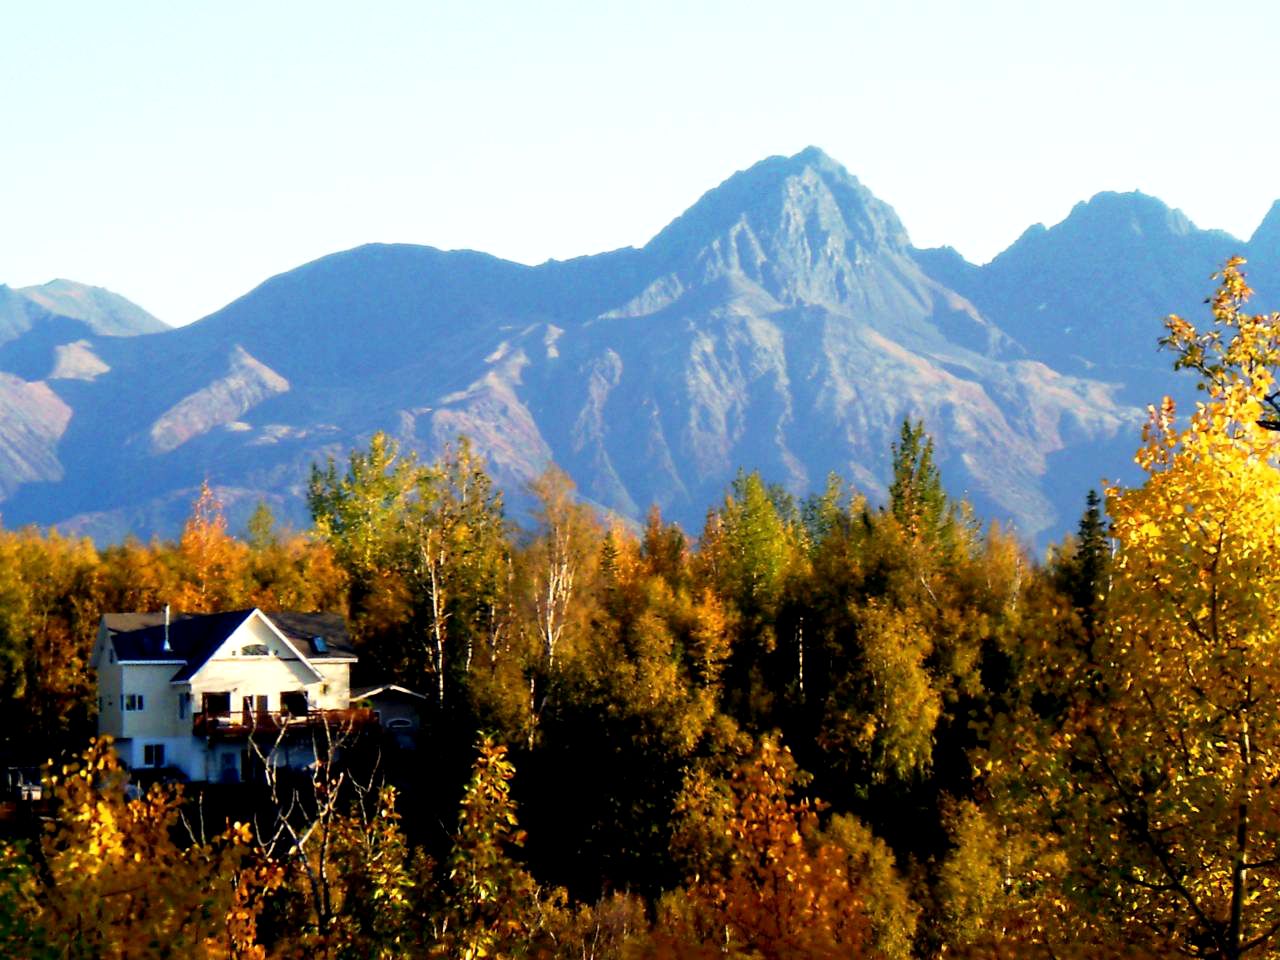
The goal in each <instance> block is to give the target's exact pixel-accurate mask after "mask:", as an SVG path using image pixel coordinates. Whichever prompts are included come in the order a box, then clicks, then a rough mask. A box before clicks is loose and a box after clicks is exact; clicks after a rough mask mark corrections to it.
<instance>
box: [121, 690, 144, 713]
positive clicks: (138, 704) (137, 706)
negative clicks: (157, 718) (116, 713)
mask: <svg viewBox="0 0 1280 960" xmlns="http://www.w3.org/2000/svg"><path fill="white" fill-rule="evenodd" d="M124 708H125V709H126V710H142V709H144V707H143V701H142V694H140V693H126V694H125V695H124Z"/></svg>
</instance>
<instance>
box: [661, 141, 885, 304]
mask: <svg viewBox="0 0 1280 960" xmlns="http://www.w3.org/2000/svg"><path fill="white" fill-rule="evenodd" d="M644 252H645V254H646V255H647V256H648V257H650V258H651V262H654V265H655V267H657V269H658V270H659V271H660V272H661V273H662V274H663V275H664V276H666V277H668V278H671V279H668V280H667V281H665V282H666V285H667V286H668V287H673V286H674V287H679V288H681V289H687V288H689V287H692V286H699V285H702V284H704V283H708V282H711V281H714V280H717V279H719V278H721V277H724V276H728V275H737V276H739V277H742V278H745V279H747V280H749V281H751V282H753V283H755V284H757V285H758V286H760V287H762V288H763V289H764V290H765V291H766V292H768V293H769V294H770V295H771V296H773V297H775V298H776V299H778V300H779V302H782V303H840V302H845V301H847V300H849V299H850V297H851V296H852V295H853V291H856V290H857V289H858V288H859V287H860V286H861V280H860V279H859V277H860V275H861V274H864V273H865V272H866V271H867V269H868V268H869V266H870V265H871V264H872V263H873V262H876V261H880V260H883V258H884V257H886V256H887V257H893V258H899V259H903V260H905V259H907V258H909V256H910V240H909V238H908V236H907V232H906V230H905V229H904V228H903V226H902V223H901V221H900V220H899V219H898V216H897V214H896V213H894V211H893V208H892V207H890V206H889V205H888V204H886V203H884V202H883V201H881V200H878V199H876V197H875V196H873V195H872V193H871V192H870V191H869V190H868V189H867V188H866V187H864V186H863V185H862V184H861V183H860V182H859V181H858V179H857V178H856V177H854V176H853V175H852V174H850V173H849V172H848V171H847V170H846V169H845V168H844V167H843V166H841V165H840V164H838V163H836V162H835V161H834V160H832V159H831V158H830V157H828V156H827V155H826V154H825V153H823V152H822V151H821V150H819V149H818V148H817V147H808V148H806V149H805V150H803V151H801V152H800V153H797V154H796V155H794V156H791V157H769V158H768V159H766V160H762V161H761V162H759V163H757V164H755V165H754V166H752V167H750V168H748V169H747V170H743V171H740V172H739V173H736V174H734V175H733V176H731V177H730V178H729V179H727V180H725V181H724V182H723V183H722V184H720V185H719V186H718V187H716V188H715V189H713V190H710V191H708V192H707V193H706V194H704V195H703V196H702V198H701V199H700V200H698V202H697V203H695V204H694V205H693V206H692V207H691V208H690V209H689V210H688V211H687V212H685V213H684V214H683V215H681V216H680V217H678V218H677V219H676V220H674V221H673V222H672V223H671V224H670V225H669V226H667V227H666V229H664V230H663V231H662V232H661V233H659V234H658V235H657V236H656V237H654V238H653V240H651V241H650V242H649V244H648V245H647V246H646V247H645V251H644Z"/></svg>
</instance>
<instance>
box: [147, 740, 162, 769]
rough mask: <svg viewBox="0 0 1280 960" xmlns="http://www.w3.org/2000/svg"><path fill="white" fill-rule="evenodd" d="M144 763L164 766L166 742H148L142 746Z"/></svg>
mask: <svg viewBox="0 0 1280 960" xmlns="http://www.w3.org/2000/svg"><path fill="white" fill-rule="evenodd" d="M142 765H143V766H144V767H163V766H164V744H163V743H148V744H145V745H144V746H143V748H142Z"/></svg>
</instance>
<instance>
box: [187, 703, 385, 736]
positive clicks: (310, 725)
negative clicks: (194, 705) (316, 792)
mask: <svg viewBox="0 0 1280 960" xmlns="http://www.w3.org/2000/svg"><path fill="white" fill-rule="evenodd" d="M377 722H378V718H377V716H376V715H375V714H374V712H373V711H372V710H369V709H366V708H362V707H351V708H349V709H346V710H308V711H307V712H306V713H292V712H289V711H287V710H284V711H282V710H237V711H233V712H231V713H197V714H194V715H193V716H192V732H193V733H194V734H195V735H196V736H197V737H210V738H212V737H219V738H225V739H233V738H236V737H247V736H249V735H250V734H266V735H269V736H277V735H279V734H281V733H289V734H292V733H306V732H309V731H311V730H317V729H321V728H324V727H328V729H329V730H330V731H334V732H336V731H339V730H343V731H346V730H358V729H363V728H365V727H369V726H374V725H376V724H377Z"/></svg>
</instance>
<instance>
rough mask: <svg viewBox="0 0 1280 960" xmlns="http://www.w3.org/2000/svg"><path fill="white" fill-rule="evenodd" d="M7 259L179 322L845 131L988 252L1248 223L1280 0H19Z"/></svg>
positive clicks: (583, 230) (893, 191) (631, 227)
mask: <svg viewBox="0 0 1280 960" xmlns="http://www.w3.org/2000/svg"><path fill="white" fill-rule="evenodd" d="M0 38H3V39H0V51H3V52H2V53H0V116H2V117H3V134H0V282H2V283H8V284H9V285H11V286H23V285H27V284H34V283H43V282H45V281H47V280H50V279H53V278H54V277H67V278H70V279H74V280H80V281H84V282H87V283H93V284H98V285H101V286H106V287H109V288H111V289H113V290H115V291H116V292H118V293H121V294H123V295H125V296H127V297H129V298H130V299H132V300H134V301H136V302H137V303H139V304H140V305H142V306H143V307H145V308H147V309H148V310H150V311H151V312H153V313H155V314H156V315H157V316H159V317H160V318H161V319H163V320H166V321H168V322H170V323H174V324H180V323H186V322H189V321H191V320H194V319H197V318H198V317H200V316H203V315H205V314H207V313H209V312H212V311H213V310H215V309H217V308H218V307H220V306H223V305H224V304H226V303H227V302H229V301H230V300H232V299H234V298H235V297H237V296H239V295H241V294H243V293H245V292H247V291H248V290H249V289H251V288H252V287H254V286H256V285H257V284H258V283H260V282H261V281H263V280H264V279H266V278H267V277H268V276H271V275H272V274H275V273H279V272H281V271H283V270H287V269H290V268H292V267H294V266H297V265H299V264H301V263H304V262H306V261H308V260H311V259H314V258H315V257H318V256H322V255H324V254H326V253H332V252H334V251H337V250H342V249H346V248H349V247H352V246H356V245H358V244H361V243H366V242H370V241H395V242H410V243H424V244H431V245H434V246H438V247H443V248H461V247H469V248H473V249H479V250H484V251H487V252H489V253H493V254H496V255H498V256H503V257H508V258H510V259H513V260H519V261H522V262H525V263H537V262H541V261H542V260H545V259H547V258H549V257H555V258H561V259H563V258H568V257H572V256H578V255H582V254H587V253H597V252H600V251H602V250H607V249H612V248H615V247H619V246H626V245H629V244H634V245H639V244H642V243H644V242H645V241H646V240H648V239H649V237H651V236H652V235H653V234H654V233H656V232H657V231H658V230H659V229H661V228H662V227H663V226H664V225H665V224H666V223H667V222H669V221H670V220H671V219H673V218H674V217H675V216H676V215H678V214H679V213H680V212H681V211H683V210H684V209H685V208H687V207H688V206H689V205H690V204H691V203H692V202H693V201H694V200H696V199H697V198H698V196H700V195H701V194H702V193H703V192H705V191H706V190H707V189H709V188H711V187H713V186H714V185H715V184H717V183H719V182H720V181H721V180H723V179H724V178H725V177H727V176H728V175H730V174H731V173H733V172H734V171H735V170H739V169H743V168H745V167H747V166H750V165H751V164H752V163H754V162H756V161H757V160H760V159H762V158H764V157H766V156H769V155H771V154H779V153H783V154H790V153H794V152H796V151H798V150H800V149H802V148H804V147H805V146H807V145H808V144H816V145H818V146H820V147H822V148H823V149H824V150H826V151H827V153H829V154H831V155H832V156H833V157H835V159H837V160H839V161H840V162H841V163H843V164H844V165H845V166H846V167H848V169H849V170H850V172H852V173H854V174H855V175H857V176H858V177H859V178H860V179H861V180H862V181H863V183H865V184H866V185H867V186H868V187H869V188H870V189H871V190H872V191H873V192H874V193H875V194H876V195H877V196H879V197H880V198H881V199H883V200H885V201H886V202H888V203H889V204H891V205H892V206H893V207H894V208H895V209H896V210H897V211H898V214H899V216H900V217H901V218H902V220H903V222H904V224H905V225H906V227H907V229H908V231H909V232H910V234H911V236H912V239H913V240H914V242H915V243H916V244H918V245H920V246H933V245H939V244H944V243H946V244H950V245H952V246H954V247H956V248H957V249H959V250H960V252H961V253H963V254H964V255H965V256H967V257H968V258H969V259H971V260H974V261H977V262H983V261H985V260H988V259H990V258H991V257H992V256H994V255H995V254H996V253H998V252H999V251H1000V250H1001V249H1003V248H1004V247H1006V246H1008V245H1009V244H1010V243H1011V242H1012V241H1013V240H1014V239H1016V237H1017V236H1018V235H1019V234H1020V233H1021V232H1022V230H1023V229H1025V228H1026V227H1027V226H1029V225H1030V224H1033V223H1036V222H1045V223H1054V222H1057V221H1059V220H1061V219H1062V218H1063V217H1064V216H1066V214H1067V213H1068V211H1069V210H1070V208H1071V206H1072V204H1073V203H1075V202H1076V201H1079V200H1082V199H1086V198H1088V197H1089V196H1092V195H1093V194H1094V193H1096V192H1098V191H1100V190H1131V189H1135V188H1136V189H1141V190H1143V191H1144V192H1147V193H1151V194H1155V195H1156V196H1158V197H1160V198H1161V199H1163V200H1164V201H1165V202H1166V203H1168V204H1170V205H1171V206H1176V207H1180V208H1182V209H1183V210H1184V211H1185V212H1186V213H1187V215H1188V216H1190V217H1191V219H1192V220H1194V221H1195V222H1196V223H1197V224H1198V225H1200V226H1202V227H1218V228H1221V229H1224V230H1227V231H1229V232H1231V233H1234V234H1235V235H1237V236H1239V237H1242V238H1246V239H1247V237H1248V236H1249V235H1250V234H1251V233H1252V232H1253V230H1254V228H1255V227H1256V226H1257V224H1258V223H1259V222H1260V220H1261V219H1262V217H1263V215H1264V214H1265V213H1266V211H1267V209H1268V208H1269V207H1270V205H1271V202H1272V201H1273V200H1275V199H1277V198H1280V124H1278V123H1277V116H1276V111H1277V105H1278V104H1280V97H1278V96H1277V94H1280V79H1278V78H1280V68H1277V63H1276V61H1277V56H1276V48H1277V45H1278V44H1280V5H1276V4H1274V3H1268V2H1255V0H1242V2H1236V3H1232V4H1210V3H1208V2H1205V0H1199V2H1178V0H1168V2H1162V3H1128V2H1125V0H1110V2H1094V0H1073V2H1070V3H1064V2H1061V0H1056V2H1052V3H1042V2H1038V0H1016V2H984V0H972V2H968V3H959V2H954V0H938V2H924V0H893V2H883V0H879V2H862V0H832V2H820V0H771V2H754V0H731V2H719V0H708V2H698V0H675V2H668V0H644V2H634V3H615V2H610V0H583V2H543V0H513V2H503V3H498V2H484V0H470V2H465V3H462V2H458V3H441V2H431V0H415V2H410V0H395V2H393V0H385V2H377V0H369V2H367V3H353V2H351V0H344V2H341V3H330V2H326V0H306V2H281V0H271V2H263V0H255V2H239V0H222V2H219V3H216V4H215V3H195V2H190V3H188V2H177V3H175V2H172V0H157V2H133V0H118V2H111V3H104V2H101V0H87V2H76V3H73V2H59V0H42V2H39V3H35V2H27V0H0Z"/></svg>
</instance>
